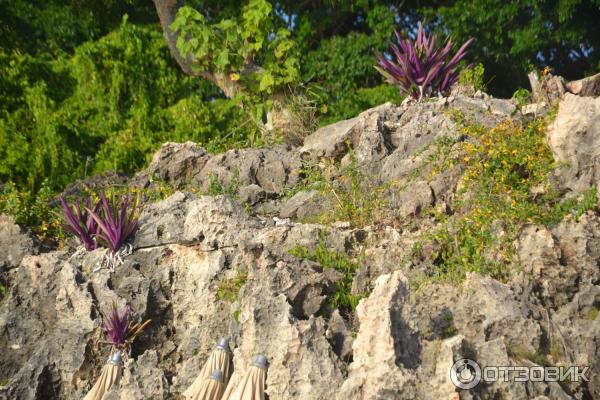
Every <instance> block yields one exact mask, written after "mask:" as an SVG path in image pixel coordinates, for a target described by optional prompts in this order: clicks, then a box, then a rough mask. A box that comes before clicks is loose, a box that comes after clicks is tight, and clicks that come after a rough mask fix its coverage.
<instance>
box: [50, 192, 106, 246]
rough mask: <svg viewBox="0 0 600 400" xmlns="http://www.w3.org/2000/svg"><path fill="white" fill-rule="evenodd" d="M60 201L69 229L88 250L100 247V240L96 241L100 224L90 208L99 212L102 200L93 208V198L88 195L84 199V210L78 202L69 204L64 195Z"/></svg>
mask: <svg viewBox="0 0 600 400" xmlns="http://www.w3.org/2000/svg"><path fill="white" fill-rule="evenodd" d="M60 203H61V205H62V209H63V214H64V217H65V219H66V221H67V225H66V227H67V229H68V230H69V231H71V232H72V233H73V234H74V235H75V236H77V237H78V238H79V240H80V241H81V243H82V244H83V245H84V246H85V249H86V250H88V251H92V250H95V249H96V248H97V247H98V242H97V241H96V235H97V234H98V224H97V223H96V221H95V220H94V218H92V216H91V214H90V212H88V210H90V209H91V210H92V211H93V212H95V213H97V212H98V211H99V210H100V202H98V203H96V205H95V206H94V207H93V208H91V204H92V199H91V198H90V197H89V196H88V197H87V198H86V199H85V201H84V208H83V210H82V209H81V206H80V205H79V203H78V202H74V204H73V205H69V204H67V200H66V199H65V196H64V195H62V196H61V197H60Z"/></svg>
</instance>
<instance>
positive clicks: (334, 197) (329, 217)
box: [285, 149, 386, 227]
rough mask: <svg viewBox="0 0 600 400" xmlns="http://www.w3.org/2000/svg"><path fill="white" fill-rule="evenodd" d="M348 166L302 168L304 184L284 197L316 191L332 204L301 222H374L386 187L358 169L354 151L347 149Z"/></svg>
mask: <svg viewBox="0 0 600 400" xmlns="http://www.w3.org/2000/svg"><path fill="white" fill-rule="evenodd" d="M348 155H349V159H350V161H349V163H348V164H347V165H345V166H341V165H340V164H339V163H330V164H328V165H324V166H323V165H305V166H304V167H303V169H302V175H303V176H304V181H303V183H302V184H301V185H298V186H296V187H294V188H292V189H291V190H289V191H288V192H287V193H286V194H285V197H292V196H293V195H294V194H296V193H298V192H300V191H306V190H317V191H318V192H320V194H321V195H322V196H323V197H324V198H325V199H327V200H328V203H329V204H331V205H332V209H330V210H326V211H324V212H323V213H321V214H319V215H317V216H314V217H310V218H309V219H307V220H305V221H304V222H313V223H320V224H325V225H327V224H331V223H333V222H337V221H346V222H349V223H350V224H351V225H352V226H355V227H362V226H367V225H370V224H372V223H374V222H377V221H378V219H379V217H381V216H382V213H383V212H384V209H385V206H386V202H385V200H384V198H383V195H382V194H383V192H384V191H385V190H386V185H381V184H377V183H375V182H374V181H373V180H371V179H370V178H369V177H368V176H367V175H366V174H364V173H363V172H362V171H361V170H360V168H359V166H358V160H357V158H356V155H355V154H354V151H353V150H352V149H349V151H348Z"/></svg>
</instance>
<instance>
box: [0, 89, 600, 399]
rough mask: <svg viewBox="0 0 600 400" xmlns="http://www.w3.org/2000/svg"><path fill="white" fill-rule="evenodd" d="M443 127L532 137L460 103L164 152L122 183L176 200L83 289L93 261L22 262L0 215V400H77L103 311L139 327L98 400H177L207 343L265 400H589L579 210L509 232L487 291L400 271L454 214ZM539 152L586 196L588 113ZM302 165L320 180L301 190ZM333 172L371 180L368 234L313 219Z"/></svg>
mask: <svg viewBox="0 0 600 400" xmlns="http://www.w3.org/2000/svg"><path fill="white" fill-rule="evenodd" d="M457 112H459V113H460V115H461V118H468V119H469V120H470V121H473V122H475V123H477V124H480V125H483V126H487V127H494V126H496V125H498V124H500V123H502V122H503V121H504V120H506V119H510V120H512V121H514V122H516V123H519V122H523V121H527V120H528V119H531V118H532V116H531V115H526V114H524V113H523V112H521V111H520V110H519V109H517V107H516V105H515V104H514V103H513V102H511V101H508V100H498V99H494V98H490V97H487V96H486V95H481V96H478V97H463V96H456V97H452V98H446V99H439V100H433V101H430V102H427V103H422V104H404V105H403V106H400V107H397V106H393V105H391V104H385V105H382V106H380V107H377V108H374V109H371V110H368V111H366V112H364V113H362V114H361V115H359V116H358V117H356V118H353V119H351V120H347V121H342V122H339V123H337V124H335V125H332V126H327V127H324V128H321V129H319V130H318V131H316V132H315V133H314V134H312V135H311V136H309V137H307V138H306V140H305V141H304V143H303V146H302V147H299V148H292V147H286V146H278V147H272V148H265V149H248V150H231V151H228V152H226V153H223V154H216V155H214V154H208V153H206V152H205V151H204V150H203V149H202V148H200V147H198V146H197V145H195V144H194V143H183V144H177V143H167V144H165V145H164V146H163V147H162V149H160V150H159V151H158V153H157V154H156V155H155V156H154V159H153V161H152V163H151V164H150V166H149V167H148V169H147V170H146V171H143V172H142V173H140V174H138V175H137V176H136V177H134V178H132V179H131V180H130V182H129V184H130V186H131V187H145V188H151V187H152V186H153V185H155V182H156V181H157V179H160V180H162V181H166V182H167V183H168V184H170V185H172V186H173V187H174V188H175V189H176V190H177V191H175V193H174V194H172V195H171V196H169V197H168V198H165V199H164V200H162V201H159V202H156V203H151V204H147V205H146V207H145V209H144V211H143V214H142V217H141V229H140V231H139V232H138V233H137V235H136V237H135V241H134V243H133V246H134V249H135V250H134V252H133V254H132V255H130V256H128V257H127V258H126V259H125V263H124V265H122V266H120V267H117V268H116V271H115V272H114V273H110V272H109V271H108V270H106V269H101V270H99V271H94V267H95V266H96V265H97V264H98V262H99V260H100V259H101V257H102V256H103V251H102V250H96V251H93V252H89V253H86V252H83V251H75V249H69V248H65V249H63V250H59V251H52V252H43V253H41V254H38V249H37V247H36V245H35V241H33V240H32V239H31V238H30V237H29V236H28V234H27V233H26V232H23V231H22V229H21V228H20V227H18V226H16V225H15V224H14V223H13V222H12V220H11V219H10V218H9V217H6V216H0V249H1V251H0V265H1V267H2V275H1V276H0V278H2V279H3V280H4V281H6V282H7V283H8V288H9V289H8V293H7V294H6V296H5V297H4V298H3V299H2V301H1V303H0V328H1V331H2V335H1V336H0V349H1V351H0V379H2V381H1V382H0V385H3V386H2V389H0V397H2V396H4V397H5V398H7V399H73V398H81V397H82V396H83V395H84V393H85V392H86V391H87V390H89V388H90V387H91V385H92V384H93V381H94V379H95V378H96V377H97V376H98V373H99V370H100V368H101V367H102V364H103V363H104V360H105V358H106V357H107V353H106V351H103V350H99V349H98V348H97V346H95V342H96V341H97V339H98V337H99V335H100V328H99V326H100V314H99V310H100V309H101V308H102V307H103V306H104V305H105V304H108V303H110V302H111V301H113V300H115V301H117V302H118V303H119V304H124V303H129V304H131V305H132V307H133V308H134V310H135V311H136V312H137V314H138V315H139V317H140V318H143V319H152V323H151V324H150V325H149V327H148V328H147V329H146V331H145V332H144V334H143V335H141V336H140V338H139V339H138V340H137V341H136V342H135V343H134V345H133V348H132V354H131V356H130V357H129V360H128V361H127V363H126V368H125V372H124V376H123V378H122V380H121V385H120V387H119V388H113V390H112V391H111V393H110V395H109V398H110V399H175V398H178V394H179V393H181V392H183V391H184V390H185V388H186V387H187V386H188V385H189V384H191V382H192V381H193V380H194V378H195V376H196V375H197V373H198V371H199V368H200V366H201V364H202V362H203V361H204V360H205V359H206V357H207V356H208V354H209V352H210V350H211V349H212V347H213V346H214V343H215V341H216V340H217V339H218V338H219V337H220V336H229V337H230V338H231V340H232V345H233V346H232V347H234V351H233V354H234V357H233V358H234V369H235V372H234V375H233V378H232V379H239V376H240V374H242V373H243V372H244V370H245V368H247V366H248V365H249V362H250V360H251V358H252V356H253V355H255V354H257V353H262V354H265V355H266V356H267V357H268V360H269V363H270V365H269V370H268V375H267V393H268V396H269V399H270V400H291V399H298V400H300V399H302V400H305V399H458V398H461V399H477V398H494V399H529V398H538V399H545V398H549V399H570V398H577V399H592V398H600V373H599V371H600V346H599V345H598V343H599V342H600V317H598V310H599V309H600V269H599V265H600V218H599V216H598V214H597V212H596V207H595V205H594V207H592V209H591V210H589V211H587V212H586V213H583V214H582V215H578V216H577V218H576V217H575V216H571V215H567V216H566V217H564V218H563V219H562V220H561V221H560V222H558V223H556V224H551V225H542V224H534V223H531V224H526V225H524V226H522V227H521V228H520V230H519V234H518V236H517V237H516V239H515V240H514V241H513V242H512V246H513V248H514V249H515V250H514V251H515V254H516V257H517V260H516V264H518V265H519V268H518V269H517V270H516V271H514V272H513V273H511V274H510V275H508V276H507V277H506V279H504V280H502V281H498V280H495V279H493V278H491V277H489V276H486V275H485V274H476V273H469V274H467V276H466V279H464V281H461V282H460V283H450V282H443V281H435V280H431V281H429V282H428V283H426V284H419V285H418V284H416V282H417V278H418V277H420V276H423V274H425V276H427V274H430V272H431V270H432V268H435V266H436V260H434V259H431V257H433V255H432V254H434V253H428V252H427V249H425V251H422V252H421V254H420V256H419V257H416V256H415V255H414V247H415V243H417V242H418V241H419V238H422V237H423V235H426V234H427V233H428V232H430V231H432V230H433V229H434V228H435V227H436V226H438V225H439V224H443V222H440V221H439V220H438V219H435V218H432V217H431V216H429V215H428V214H427V213H422V211H423V210H426V209H432V208H439V209H441V210H444V212H446V213H448V214H450V213H452V210H453V209H454V208H455V201H456V197H457V192H458V191H459V190H460V188H461V186H462V184H463V183H462V182H463V179H464V177H463V174H464V171H465V165H464V164H463V163H461V162H458V163H454V164H452V165H448V166H446V167H445V168H443V169H441V170H437V171H432V167H431V166H430V165H429V164H428V160H431V158H432V157H433V155H434V154H435V152H436V151H438V150H436V148H437V147H436V146H434V145H432V144H435V143H437V141H439V140H440V139H443V138H450V139H451V140H452V141H451V143H459V142H461V141H464V140H466V139H465V137H464V135H463V133H461V130H460V129H459V127H458V124H459V122H457V118H456V113H457ZM547 140H548V144H549V145H550V148H551V150H552V153H553V155H554V157H555V160H556V161H557V162H558V163H557V165H558V167H557V169H556V170H555V172H554V175H555V179H556V182H557V185H558V187H559V188H560V191H561V195H562V196H563V197H565V198H568V197H576V196H577V195H579V194H581V193H583V192H584V191H585V190H589V189H590V188H594V187H597V185H598V181H599V178H598V176H599V174H598V171H597V169H598V165H600V163H599V160H598V158H599V157H600V150H599V149H600V147H599V146H598V143H599V142H600V98H593V97H578V96H574V95H570V94H567V95H566V97H565V99H564V100H563V101H562V102H561V103H560V105H559V108H558V113H557V116H556V118H555V119H554V121H553V122H552V123H551V126H550V128H549V130H548V138H547ZM349 149H352V150H351V151H350V150H349ZM453 149H454V148H453V147H452V146H450V148H449V151H450V152H452V151H454V150H453ZM307 165H318V166H320V167H321V170H327V169H328V168H331V169H332V170H331V171H332V172H331V173H330V174H328V175H327V178H326V179H325V180H322V181H321V183H320V185H321V186H319V185H316V186H315V185H313V186H311V185H308V184H307V183H310V181H311V179H312V178H311V176H310V173H308V172H307V168H306V166H307ZM332 165H339V166H341V167H344V166H346V167H347V166H351V167H353V168H354V169H358V170H359V171H361V173H362V175H363V176H368V177H369V184H368V185H367V186H363V187H362V190H364V191H369V190H375V189H374V188H376V190H377V191H379V192H381V193H380V194H379V195H378V197H377V199H383V200H385V201H382V204H383V205H382V206H381V207H379V208H377V210H376V212H373V213H371V214H369V215H370V218H368V219H366V223H364V224H354V223H348V222H335V221H330V219H327V218H321V219H319V218H316V216H319V215H321V216H322V215H323V213H325V214H332V212H331V211H330V210H332V209H333V207H339V206H340V204H336V203H335V202H336V199H335V197H336V196H335V194H336V191H335V190H333V193H334V196H333V197H331V196H330V197H327V196H322V195H321V191H320V189H319V187H321V188H322V187H323V185H324V186H325V187H326V188H327V187H333V186H334V185H335V184H340V185H341V186H340V187H343V186H344V185H345V184H344V183H343V179H344V176H342V174H341V173H339V170H335V169H334V168H333V167H332ZM434 172H435V173H434ZM336 182H337V183H336ZM194 192H196V193H194ZM200 193H205V194H204V195H201V194H200ZM206 193H212V194H213V195H206ZM366 194H368V193H365V195H366ZM532 195H535V193H533V194H532ZM368 203H369V201H367V202H366V204H368ZM362 206H365V205H364V204H363V205H362ZM333 219H335V218H333ZM324 221H329V222H327V223H325V222H324ZM311 222H313V223H311ZM315 222H319V223H315ZM350 222H353V221H350ZM357 225H358V226H357ZM299 248H302V249H303V250H304V251H305V252H306V253H307V254H310V253H311V252H314V251H315V250H316V249H327V251H329V252H331V254H338V255H340V254H341V255H345V257H347V258H348V259H349V260H355V261H356V265H357V269H356V271H354V274H353V276H352V279H351V281H350V282H348V281H347V276H344V274H343V273H341V272H339V271H336V270H335V269H332V268H326V267H324V266H323V265H322V263H320V262H318V260H317V261H315V259H314V258H311V257H301V256H299V255H298V251H294V249H296V250H297V249H299ZM430 275H431V274H430ZM231 282H235V284H232V283H231ZM344 284H346V285H347V284H350V285H351V293H350V295H354V296H356V298H357V299H358V298H361V297H362V299H361V300H360V303H359V304H358V307H356V310H355V311H352V309H351V308H342V309H341V310H337V309H334V307H332V305H331V304H332V303H331V301H330V300H331V298H332V296H335V294H336V293H339V292H340V290H341V289H340V287H344V286H343V285H344ZM346 287H347V286H346ZM224 293H225V294H226V295H224ZM461 358H471V359H474V360H477V361H478V362H479V363H480V364H481V365H499V366H509V365H536V364H545V363H547V364H551V365H579V366H589V367H590V368H591V370H590V373H588V377H589V378H590V380H589V382H579V383H562V384H558V383H552V382H526V383H514V382H502V381H499V382H495V383H491V382H490V383H485V384H480V385H479V386H477V387H476V388H475V389H472V390H459V389H457V388H456V387H455V386H454V385H453V384H452V382H451V381H450V379H449V370H450V367H451V366H452V364H453V363H454V362H455V361H457V360H458V359H461Z"/></svg>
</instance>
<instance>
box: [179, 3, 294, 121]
mask: <svg viewBox="0 0 600 400" xmlns="http://www.w3.org/2000/svg"><path fill="white" fill-rule="evenodd" d="M272 11H273V8H272V6H271V4H270V3H269V2H267V1H265V0H250V1H249V3H248V4H246V5H245V6H244V7H243V8H242V13H241V15H240V16H239V17H238V18H227V19H222V20H221V21H219V22H218V23H211V22H210V21H209V20H208V19H207V18H206V17H205V16H204V15H203V14H202V13H201V12H199V11H197V10H195V9H193V8H191V7H182V8H181V9H180V10H179V12H178V13H177V18H176V19H175V21H174V22H173V24H172V25H171V29H172V30H173V31H174V32H178V33H179V37H178V41H177V48H178V49H179V51H180V53H181V54H182V56H184V57H193V59H194V68H195V69H196V70H197V72H198V73H200V74H202V73H210V74H212V75H215V76H218V75H219V74H221V75H225V76H226V77H228V78H229V79H230V80H231V81H233V82H237V83H239V85H240V87H241V88H242V90H239V91H237V90H235V89H234V90H233V93H231V94H228V95H230V96H231V97H233V98H235V100H236V101H237V102H241V103H242V104H244V105H246V107H251V108H252V115H253V117H254V118H255V120H256V121H257V122H258V121H263V115H264V113H265V111H266V109H267V107H270V106H271V105H272V104H271V103H269V101H270V95H272V94H273V93H274V92H276V91H277V90H280V89H281V88H283V87H285V86H287V85H290V84H295V83H297V81H298V78H299V74H298V57H297V54H296V45H295V42H294V41H293V40H292V39H291V37H290V36H291V33H290V31H289V30H288V29H285V28H277V27H276V24H275V20H274V18H273V15H272ZM257 67H259V68H257ZM217 79H219V78H217Z"/></svg>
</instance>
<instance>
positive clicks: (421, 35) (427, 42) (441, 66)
mask: <svg viewBox="0 0 600 400" xmlns="http://www.w3.org/2000/svg"><path fill="white" fill-rule="evenodd" d="M396 39H397V41H398V45H396V44H393V43H392V45H391V47H390V53H391V55H392V56H393V58H395V60H390V59H388V58H387V57H386V56H385V55H383V54H380V55H379V56H378V57H377V60H378V63H377V65H376V66H375V68H376V69H377V71H379V73H380V74H381V75H383V76H384V77H385V78H386V80H387V82H389V83H391V84H394V85H398V86H399V87H400V90H401V91H402V92H404V93H406V94H407V95H410V96H411V97H413V98H414V99H416V100H418V101H420V100H421V99H423V97H426V96H430V95H432V94H435V93H441V94H443V95H445V94H447V93H448V91H449V90H450V88H451V87H452V85H453V84H454V83H455V82H456V81H457V80H458V63H459V62H460V60H462V59H463V58H464V56H465V55H466V54H467V49H468V47H469V46H470V45H471V43H472V42H473V40H474V39H473V38H471V39H469V40H467V41H466V42H465V43H464V44H463V45H462V46H461V47H460V49H458V51H457V52H456V53H455V54H454V56H452V57H451V52H452V46H453V43H452V40H451V39H450V38H446V41H445V42H444V43H441V44H438V43H437V41H438V37H437V35H433V34H431V35H428V34H427V33H426V32H425V30H424V29H423V26H422V25H421V24H420V23H419V29H418V31H417V38H416V39H415V40H414V41H412V40H410V39H402V37H401V36H400V33H398V32H397V31H396Z"/></svg>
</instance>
